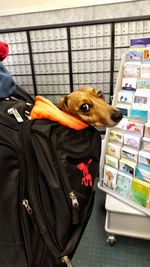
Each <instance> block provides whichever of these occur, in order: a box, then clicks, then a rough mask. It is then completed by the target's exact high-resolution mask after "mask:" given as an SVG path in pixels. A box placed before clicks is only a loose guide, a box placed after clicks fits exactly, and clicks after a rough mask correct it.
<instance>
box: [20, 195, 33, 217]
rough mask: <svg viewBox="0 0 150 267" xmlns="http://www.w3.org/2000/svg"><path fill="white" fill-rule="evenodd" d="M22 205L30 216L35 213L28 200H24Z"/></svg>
mask: <svg viewBox="0 0 150 267" xmlns="http://www.w3.org/2000/svg"><path fill="white" fill-rule="evenodd" d="M22 205H23V206H24V207H25V208H26V210H27V212H28V214H29V215H32V213H33V211H32V208H31V207H30V205H29V201H28V200H27V199H23V201H22Z"/></svg>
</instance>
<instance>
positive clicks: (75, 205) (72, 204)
mask: <svg viewBox="0 0 150 267" xmlns="http://www.w3.org/2000/svg"><path fill="white" fill-rule="evenodd" d="M56 130H57V128H56V129H55V131H56ZM55 131H54V133H55ZM34 133H36V134H38V135H40V136H41V137H42V138H44V139H45V140H46V142H48V143H49V141H50V140H49V139H48V138H47V137H45V135H43V134H42V133H40V132H39V131H37V130H34ZM54 133H53V134H54ZM54 147H55V145H54ZM51 148H52V149H53V151H55V152H56V153H57V150H55V149H54V148H53V147H52V146H51ZM53 154H54V155H55V153H53ZM55 160H56V162H57V163H58V166H59V162H58V159H57V157H55ZM59 168H60V169H61V166H59ZM57 170H58V175H59V177H61V175H60V173H63V170H61V171H59V169H58V168H57ZM63 176H64V175H63ZM59 180H60V181H61V182H62V184H63V188H64V193H65V196H66V200H67V202H68V206H69V208H70V209H71V211H72V217H73V218H72V220H73V224H78V223H79V216H78V212H79V202H78V200H77V197H76V195H75V193H74V192H73V191H72V189H71V187H70V186H69V185H68V186H67V185H66V182H65V181H64V179H63V181H62V179H59ZM68 187H69V188H68Z"/></svg>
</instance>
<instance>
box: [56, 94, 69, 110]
mask: <svg viewBox="0 0 150 267" xmlns="http://www.w3.org/2000/svg"><path fill="white" fill-rule="evenodd" d="M67 101H68V97H67V96H64V97H62V98H61V99H60V101H59V103H58V105H57V107H58V108H59V109H61V110H64V111H67V110H68V106H67Z"/></svg>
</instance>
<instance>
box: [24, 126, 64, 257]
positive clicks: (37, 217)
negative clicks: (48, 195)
mask: <svg viewBox="0 0 150 267" xmlns="http://www.w3.org/2000/svg"><path fill="white" fill-rule="evenodd" d="M28 122H29V121H26V123H28ZM32 122H33V121H32ZM32 122H30V123H32ZM28 127H29V126H28ZM22 131H23V133H24V125H23V127H21V134H22ZM24 136H26V135H25V134H24ZM26 141H27V142H25V144H26V150H27V152H28V161H29V160H30V166H31V162H32V163H33V169H34V170H33V174H31V175H30V182H29V180H27V186H28V188H29V196H30V199H31V203H32V205H33V203H34V205H33V206H34V216H33V207H32V205H30V204H29V200H28V199H23V201H22V204H23V206H24V207H25V208H26V210H27V212H28V214H29V215H30V218H31V219H32V221H34V224H35V222H37V226H38V228H39V230H40V234H41V235H42V236H43V238H44V235H45V234H46V233H47V231H48V230H49V232H50V236H51V238H52V240H53V242H54V245H52V248H50V250H51V251H52V253H53V255H54V256H55V257H56V259H58V260H60V257H59V256H58V254H61V250H60V248H59V245H58V243H57V240H56V239H55V237H54V235H53V233H52V231H51V230H50V229H49V228H48V230H47V226H45V216H44V214H43V210H42V209H41V205H40V203H39V201H38V199H37V197H36V198H35V197H33V194H34V196H35V195H37V192H36V191H34V193H33V189H34V188H35V185H34V184H33V179H32V185H31V177H33V176H34V177H35V165H34V160H33V157H34V155H33V152H32V151H30V150H29V149H28V148H29V146H30V147H31V145H32V144H29V141H31V140H26ZM27 144H29V145H27ZM27 168H28V167H27ZM31 169H32V168H30V170H31ZM35 180H36V179H35ZM34 182H35V181H34ZM33 217H34V218H33ZM46 238H47V237H46ZM46 244H47V242H46ZM49 244H50V242H49ZM47 246H48V247H50V246H49V245H48V244H47Z"/></svg>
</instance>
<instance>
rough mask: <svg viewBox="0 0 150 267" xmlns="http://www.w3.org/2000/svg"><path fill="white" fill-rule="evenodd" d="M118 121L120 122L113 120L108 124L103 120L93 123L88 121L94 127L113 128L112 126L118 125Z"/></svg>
mask: <svg viewBox="0 0 150 267" xmlns="http://www.w3.org/2000/svg"><path fill="white" fill-rule="evenodd" d="M118 123H119V121H118V122H114V121H111V122H109V123H108V124H104V123H102V122H91V123H88V124H89V125H91V126H93V127H106V128H111V127H114V126H116V125H117V124H118Z"/></svg>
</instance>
